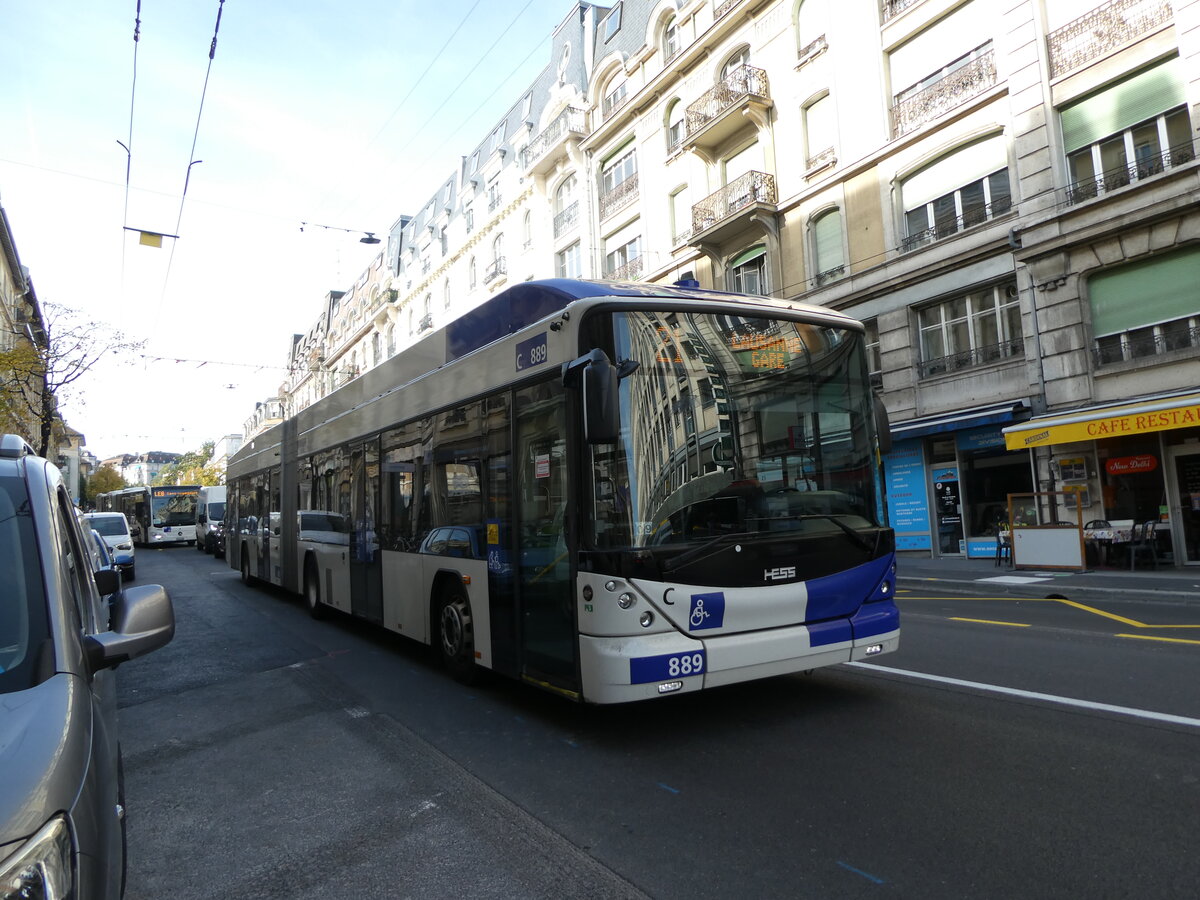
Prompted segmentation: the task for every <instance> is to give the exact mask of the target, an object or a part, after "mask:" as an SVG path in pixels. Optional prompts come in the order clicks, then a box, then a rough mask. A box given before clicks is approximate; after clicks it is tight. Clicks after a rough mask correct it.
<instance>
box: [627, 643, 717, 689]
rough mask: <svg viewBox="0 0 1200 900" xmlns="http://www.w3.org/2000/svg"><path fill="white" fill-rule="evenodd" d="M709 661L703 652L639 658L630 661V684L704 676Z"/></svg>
mask: <svg viewBox="0 0 1200 900" xmlns="http://www.w3.org/2000/svg"><path fill="white" fill-rule="evenodd" d="M706 668H707V659H706V658H705V653H704V651H703V650H692V651H690V652H688V653H663V654H661V655H659V656H637V657H634V658H633V659H631V660H630V661H629V682H630V684H646V683H648V682H651V681H666V680H667V679H670V678H687V677H689V676H691V675H703V674H704V670H705V669H706Z"/></svg>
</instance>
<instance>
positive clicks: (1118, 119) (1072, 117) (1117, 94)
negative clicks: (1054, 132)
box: [1059, 57, 1187, 153]
mask: <svg viewBox="0 0 1200 900" xmlns="http://www.w3.org/2000/svg"><path fill="white" fill-rule="evenodd" d="M1186 102H1187V97H1186V95H1185V94H1184V89H1183V79H1182V78H1181V77H1180V71H1179V58H1178V57H1175V58H1173V59H1169V60H1167V61H1166V62H1164V63H1159V64H1158V65H1157V66H1154V67H1152V68H1149V69H1145V70H1143V71H1142V72H1139V73H1138V74H1137V75H1133V76H1131V77H1129V78H1126V79H1125V80H1124V81H1119V82H1117V83H1116V84H1114V85H1111V86H1109V87H1107V88H1105V89H1104V90H1102V91H1099V92H1098V93H1095V94H1092V95H1091V96H1090V97H1085V98H1084V99H1082V100H1079V101H1078V102H1076V103H1072V104H1071V105H1070V106H1064V107H1063V108H1062V110H1061V111H1060V112H1059V118H1060V120H1061V122H1062V133H1063V149H1064V150H1066V152H1067V153H1071V152H1073V151H1075V150H1078V149H1079V148H1080V147H1086V146H1087V145H1088V144H1094V143H1096V141H1098V140H1100V139H1101V138H1105V137H1108V136H1109V135H1110V134H1116V133H1117V132H1119V131H1124V130H1125V129H1126V128H1128V127H1129V126H1131V125H1136V124H1137V123H1138V122H1143V121H1145V120H1146V119H1150V118H1153V117H1154V116H1157V115H1158V114H1159V113H1163V112H1166V111H1167V110H1168V109H1172V108H1173V107H1176V106H1180V105H1182V104H1184V103H1186Z"/></svg>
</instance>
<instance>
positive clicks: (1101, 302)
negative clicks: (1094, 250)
mask: <svg viewBox="0 0 1200 900" xmlns="http://www.w3.org/2000/svg"><path fill="white" fill-rule="evenodd" d="M1198 283H1200V251H1198V250H1196V249H1195V248H1189V249H1186V250H1179V251H1175V252H1172V253H1164V254H1160V255H1158V256H1154V257H1151V258H1150V259H1146V260H1140V261H1138V262H1133V263H1126V264H1125V265H1121V266H1116V267H1115V268H1112V269H1106V270H1104V271H1102V272H1099V273H1097V274H1095V275H1093V276H1092V277H1091V278H1089V279H1088V283H1087V294H1088V304H1089V306H1090V307H1091V313H1092V334H1093V335H1094V336H1095V340H1096V342H1095V347H1094V351H1095V358H1096V364H1097V365H1108V364H1111V363H1117V362H1122V361H1124V360H1132V359H1145V358H1148V357H1151V356H1160V355H1162V354H1163V353H1170V352H1172V351H1176V350H1184V349H1187V348H1192V347H1200V310H1198V309H1197V304H1196V299H1195V297H1196V285H1197V284H1198ZM1130 298H1136V302H1130Z"/></svg>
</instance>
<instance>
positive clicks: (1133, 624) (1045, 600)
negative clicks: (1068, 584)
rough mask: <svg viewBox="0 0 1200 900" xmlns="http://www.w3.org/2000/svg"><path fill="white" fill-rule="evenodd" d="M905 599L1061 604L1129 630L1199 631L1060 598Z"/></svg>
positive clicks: (966, 597)
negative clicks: (1139, 618) (1136, 617)
mask: <svg viewBox="0 0 1200 900" xmlns="http://www.w3.org/2000/svg"><path fill="white" fill-rule="evenodd" d="M905 599H906V600H949V599H954V600H1005V601H1008V602H1012V601H1013V600H1016V601H1018V602H1021V603H1062V604H1064V605H1066V606H1073V607H1075V608H1076V609H1081V610H1083V611H1084V612H1089V613H1092V614H1093V615H1096V616H1101V617H1102V618H1105V619H1112V620H1113V621H1115V622H1120V623H1121V624H1122V625H1128V626H1130V627H1131V628H1151V629H1154V630H1156V631H1157V630H1159V629H1163V628H1197V629H1200V624H1198V625H1155V624H1152V623H1150V622H1139V621H1137V620H1136V619H1130V618H1127V617H1125V616H1118V615H1117V614H1116V613H1110V612H1105V611H1104V610H1102V609H1096V607H1094V606H1088V605H1087V604H1085V603H1078V602H1076V601H1075V600H1064V599H1062V598H1061V597H972V596H963V597H905ZM968 621H983V620H982V619H971V620H968ZM998 624H1005V623H998Z"/></svg>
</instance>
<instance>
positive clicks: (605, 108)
mask: <svg viewBox="0 0 1200 900" xmlns="http://www.w3.org/2000/svg"><path fill="white" fill-rule="evenodd" d="M628 95H629V81H628V80H627V79H626V78H625V76H624V75H617V77H616V78H615V79H614V80H613V81H612V82H610V83H609V85H608V89H607V91H606V93H605V94H604V100H603V102H602V103H601V104H600V115H601V117H602V118H603V119H608V118H609V116H611V115H612V114H613V113H615V112H616V111H617V110H618V109H619V108H620V106H621V104H623V103H624V102H625V100H626V98H627V97H628Z"/></svg>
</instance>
